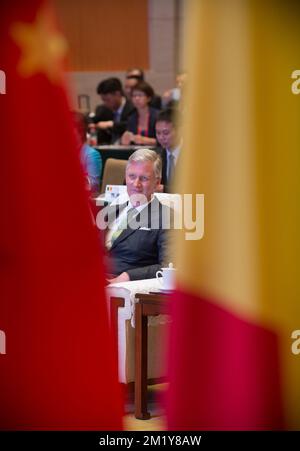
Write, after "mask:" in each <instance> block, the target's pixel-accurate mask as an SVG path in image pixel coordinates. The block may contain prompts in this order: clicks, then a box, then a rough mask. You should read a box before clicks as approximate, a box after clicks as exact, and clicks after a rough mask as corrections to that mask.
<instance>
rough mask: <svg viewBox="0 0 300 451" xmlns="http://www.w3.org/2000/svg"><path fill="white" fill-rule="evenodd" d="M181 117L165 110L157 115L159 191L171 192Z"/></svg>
mask: <svg viewBox="0 0 300 451" xmlns="http://www.w3.org/2000/svg"><path fill="white" fill-rule="evenodd" d="M181 120H182V119H181V116H180V113H179V111H177V110H174V109H173V108H167V109H165V110H162V111H160V112H159V113H158V116H157V118H156V124H155V130H156V139H157V141H158V143H159V144H160V146H161V147H160V148H158V149H157V152H158V153H159V154H160V156H161V159H162V179H161V185H160V187H159V189H160V191H163V192H166V193H169V192H173V187H172V185H173V184H174V176H175V173H176V170H178V161H179V160H180V152H181V148H182V138H181Z"/></svg>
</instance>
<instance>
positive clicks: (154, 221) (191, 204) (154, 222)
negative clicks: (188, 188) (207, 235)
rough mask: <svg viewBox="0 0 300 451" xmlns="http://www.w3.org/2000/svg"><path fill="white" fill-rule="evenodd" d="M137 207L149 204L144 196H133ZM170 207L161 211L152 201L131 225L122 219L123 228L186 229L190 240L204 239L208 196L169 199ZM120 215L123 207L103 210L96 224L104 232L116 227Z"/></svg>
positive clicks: (187, 238) (121, 227) (131, 219)
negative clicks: (205, 202)
mask: <svg viewBox="0 0 300 451" xmlns="http://www.w3.org/2000/svg"><path fill="white" fill-rule="evenodd" d="M130 201H131V204H132V205H133V206H137V207H139V206H141V205H143V204H147V199H146V197H145V196H144V195H143V194H133V195H132V196H131V197H130ZM167 207H170V208H160V209H159V207H158V206H157V203H156V202H150V203H149V204H148V207H145V208H144V209H142V210H141V211H140V213H137V214H136V215H135V216H134V217H131V218H130V221H129V223H130V224H128V222H127V221H126V218H125V221H123V220H122V226H120V229H123V230H125V229H127V228H130V229H132V230H137V229H146V228H147V229H152V230H153V229H163V230H171V229H177V230H185V239H186V240H200V239H201V238H203V236H204V194H184V195H180V194H175V195H173V197H172V198H170V199H168V202H167ZM119 213H120V204H119V205H118V204H114V205H109V206H107V207H104V208H103V209H102V210H100V211H99V213H98V214H97V217H96V224H97V227H98V228H99V229H100V230H106V229H113V228H115V223H116V220H117V218H118V216H119Z"/></svg>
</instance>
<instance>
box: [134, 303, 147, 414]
mask: <svg viewBox="0 0 300 451" xmlns="http://www.w3.org/2000/svg"><path fill="white" fill-rule="evenodd" d="M147 360H148V317H147V316H145V315H143V306H142V305H141V304H139V303H136V305H135V387H134V389H135V417H136V418H138V419H140V420H148V419H149V418H150V413H149V412H147Z"/></svg>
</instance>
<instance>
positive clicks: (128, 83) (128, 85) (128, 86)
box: [124, 78, 138, 99]
mask: <svg viewBox="0 0 300 451" xmlns="http://www.w3.org/2000/svg"><path fill="white" fill-rule="evenodd" d="M137 83H138V80H137V79H136V78H126V80H125V84H124V91H125V94H126V97H127V99H130V98H131V93H132V88H134V87H135V86H136V85H137Z"/></svg>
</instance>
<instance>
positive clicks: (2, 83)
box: [0, 69, 6, 94]
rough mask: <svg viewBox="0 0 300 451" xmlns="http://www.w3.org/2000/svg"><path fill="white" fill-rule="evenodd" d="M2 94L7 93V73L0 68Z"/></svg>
mask: <svg viewBox="0 0 300 451" xmlns="http://www.w3.org/2000/svg"><path fill="white" fill-rule="evenodd" d="M0 94H6V74H5V72H4V71H3V70H1V69H0Z"/></svg>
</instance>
